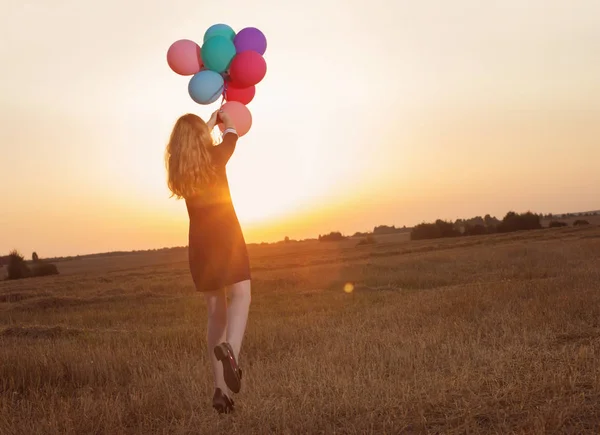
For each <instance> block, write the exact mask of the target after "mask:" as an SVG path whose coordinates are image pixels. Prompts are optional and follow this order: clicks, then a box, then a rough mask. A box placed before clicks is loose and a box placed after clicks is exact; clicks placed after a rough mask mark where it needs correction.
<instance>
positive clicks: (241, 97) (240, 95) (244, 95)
mask: <svg viewBox="0 0 600 435" xmlns="http://www.w3.org/2000/svg"><path fill="white" fill-rule="evenodd" d="M254 95H256V86H249V87H247V88H238V87H237V86H236V85H235V83H233V82H232V83H228V84H227V87H226V88H225V100H227V101H239V102H240V103H242V104H244V105H245V104H249V103H250V101H252V99H253V98H254Z"/></svg>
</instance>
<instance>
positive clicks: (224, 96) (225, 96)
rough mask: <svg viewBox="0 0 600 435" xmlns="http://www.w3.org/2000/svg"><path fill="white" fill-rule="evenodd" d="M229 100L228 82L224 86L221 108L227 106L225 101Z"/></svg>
mask: <svg viewBox="0 0 600 435" xmlns="http://www.w3.org/2000/svg"><path fill="white" fill-rule="evenodd" d="M226 98H227V82H225V85H224V86H223V97H222V98H221V106H220V107H223V104H225V99H226Z"/></svg>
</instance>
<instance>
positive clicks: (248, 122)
mask: <svg viewBox="0 0 600 435" xmlns="http://www.w3.org/2000/svg"><path fill="white" fill-rule="evenodd" d="M221 110H224V111H225V112H226V113H227V114H228V115H229V116H231V120H232V121H233V125H234V126H235V129H236V130H237V133H238V136H239V137H242V136H244V135H245V134H246V133H248V131H249V130H250V127H252V114H251V113H250V110H248V108H247V107H246V106H245V105H244V104H242V103H240V102H239V101H228V102H227V103H225V104H223V105H222V106H221ZM219 129H220V130H221V131H224V130H225V127H224V126H223V124H219Z"/></svg>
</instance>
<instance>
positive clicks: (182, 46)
mask: <svg viewBox="0 0 600 435" xmlns="http://www.w3.org/2000/svg"><path fill="white" fill-rule="evenodd" d="M167 63H168V64H169V66H170V67H171V69H172V70H173V71H174V72H176V73H177V74H179V75H182V76H191V75H194V74H196V73H197V72H199V71H200V70H201V69H202V66H203V65H202V57H201V55H200V46H199V45H198V44H196V43H195V42H194V41H190V40H189V39H180V40H179V41H175V42H174V43H173V44H171V46H170V47H169V50H168V51H167Z"/></svg>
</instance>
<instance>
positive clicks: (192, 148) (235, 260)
mask: <svg viewBox="0 0 600 435" xmlns="http://www.w3.org/2000/svg"><path fill="white" fill-rule="evenodd" d="M218 122H222V123H223V125H224V131H223V139H222V143H221V144H220V145H216V146H215V144H214V143H213V139H212V136H211V132H212V130H213V129H214V127H215V125H216V124H217V123H218ZM237 140H238V135H237V132H236V130H235V125H233V122H232V120H231V118H230V117H229V116H228V115H227V113H225V112H222V111H217V112H215V113H213V114H212V116H211V117H210V119H209V121H208V122H206V123H205V122H204V121H203V120H202V119H201V118H199V117H198V116H196V115H193V114H186V115H183V116H182V117H181V118H179V119H178V120H177V122H176V123H175V126H174V128H173V131H172V133H171V137H170V139H169V143H168V145H167V148H166V153H165V163H166V166H167V172H168V187H169V189H170V191H171V192H172V195H171V197H173V196H175V197H176V198H177V199H181V198H184V199H185V204H186V207H187V212H188V216H189V222H190V223H189V258H188V259H189V267H190V272H191V275H192V279H193V281H194V284H195V286H196V290H197V291H199V292H202V293H203V294H204V296H205V299H206V304H207V309H208V327H207V341H208V348H209V350H211V349H212V352H211V355H210V359H211V364H212V370H213V377H214V388H215V392H214V395H213V407H214V408H215V409H216V410H217V411H218V412H219V413H229V412H232V411H233V410H234V406H233V405H234V402H233V400H232V399H231V396H232V394H231V393H232V392H233V393H238V392H239V391H240V387H241V379H242V370H241V369H240V368H239V366H238V363H237V361H238V359H239V355H240V349H241V347H242V339H243V337H244V332H245V329H246V322H247V320H248V311H249V309H250V299H251V297H250V265H249V261H248V251H247V249H246V243H245V240H244V236H243V234H242V230H241V227H240V224H239V222H238V218H237V215H236V212H235V209H234V207H233V203H232V201H231V195H230V192H229V184H228V181H227V174H226V170H225V166H226V164H227V162H228V161H229V158H230V157H231V155H232V153H233V151H234V149H235V146H236V143H237ZM227 296H229V299H230V300H229V306H228V305H227Z"/></svg>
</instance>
